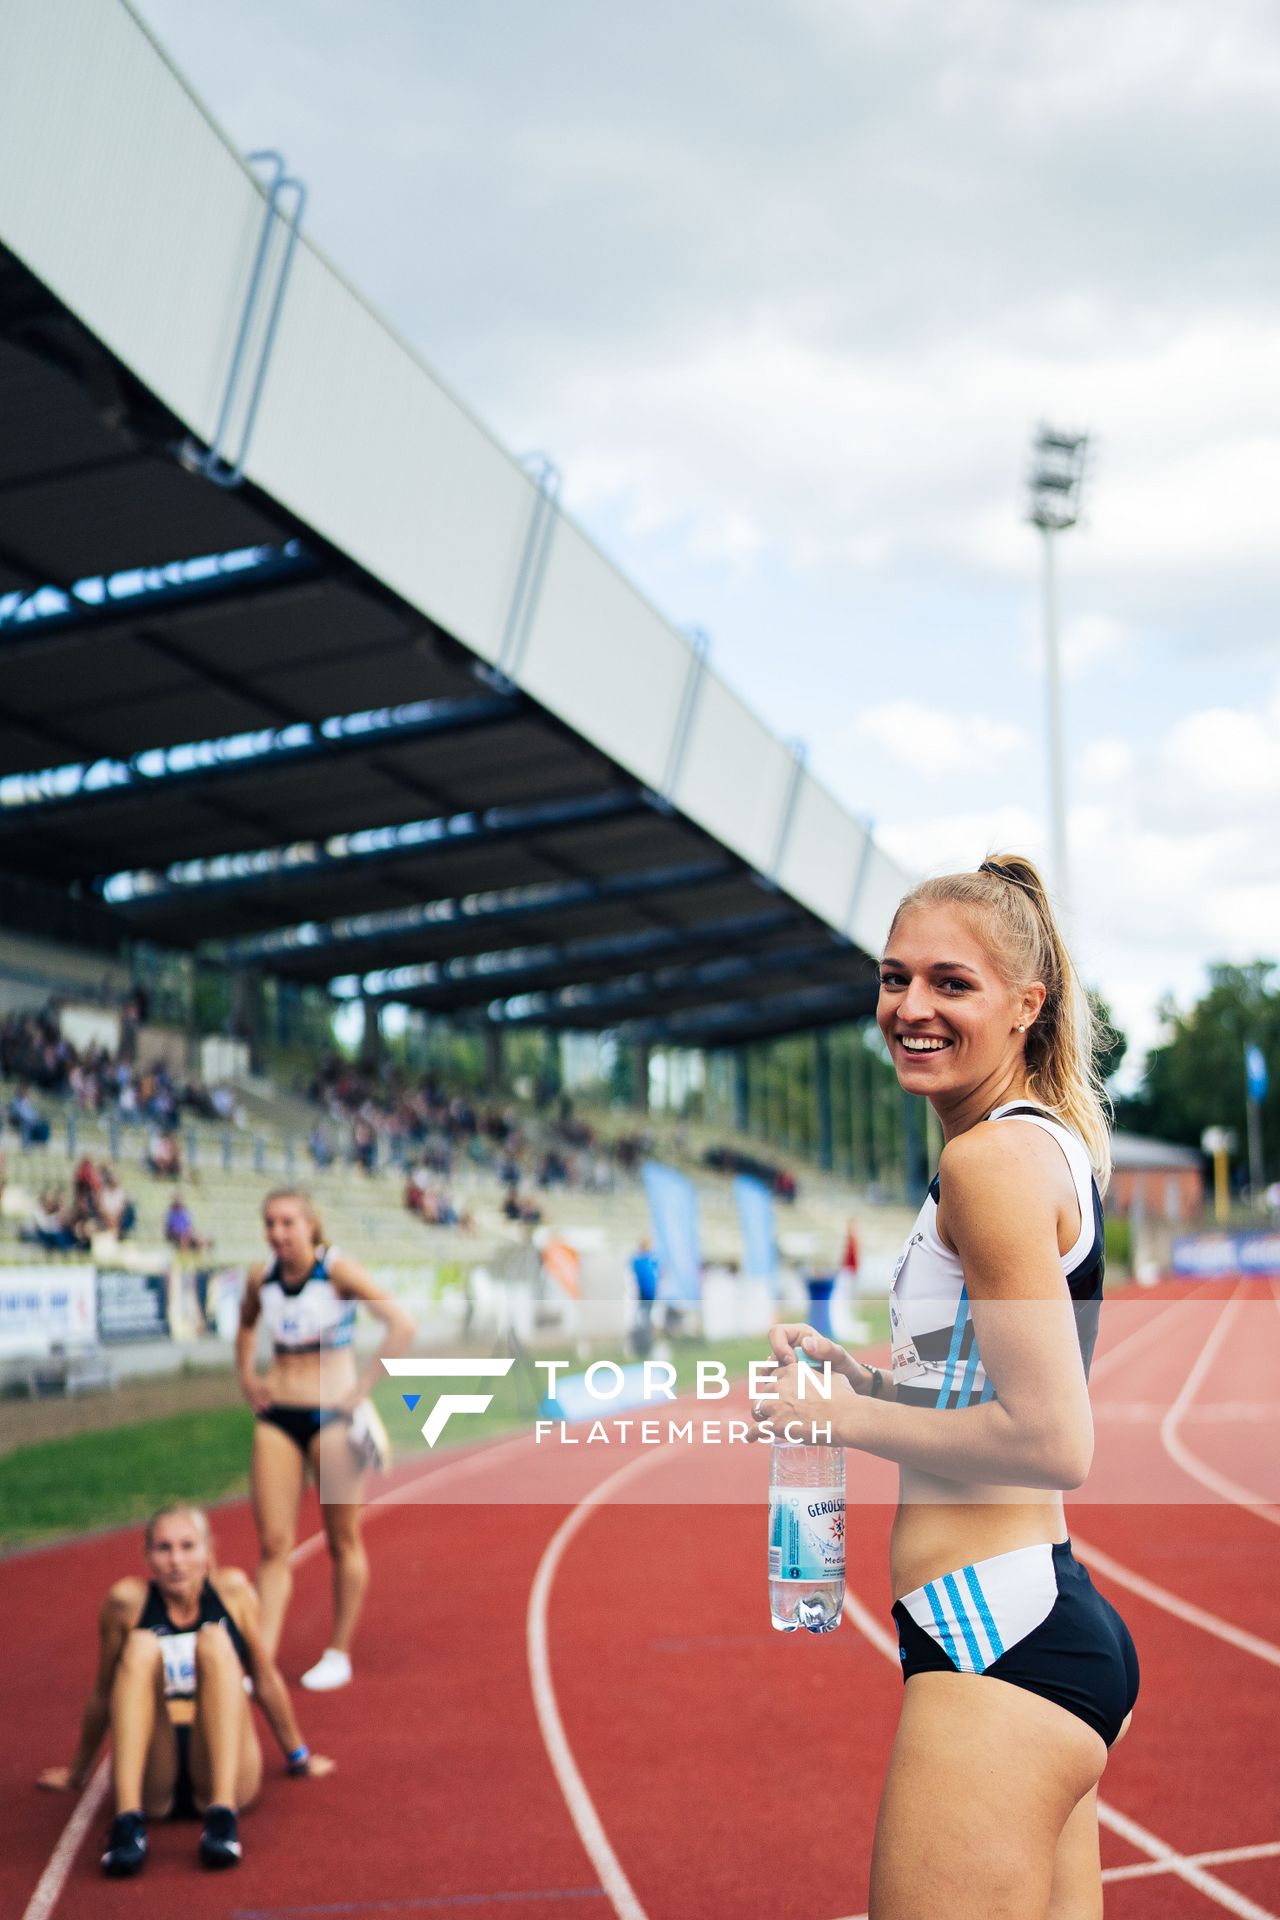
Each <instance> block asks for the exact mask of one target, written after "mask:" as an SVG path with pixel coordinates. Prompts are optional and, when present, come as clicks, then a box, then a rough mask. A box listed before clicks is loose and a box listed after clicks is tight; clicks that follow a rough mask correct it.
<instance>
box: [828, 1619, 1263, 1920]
mask: <svg viewBox="0 0 1280 1920" xmlns="http://www.w3.org/2000/svg"><path fill="white" fill-rule="evenodd" d="M844 1610H845V1612H846V1613H847V1614H848V1616H849V1618H850V1619H851V1620H852V1621H853V1624H854V1626H855V1627H857V1628H858V1630H859V1632H860V1633H863V1634H865V1635H866V1637H867V1639H868V1640H869V1641H870V1642H871V1644H872V1646H873V1647H875V1648H876V1649H877V1650H878V1651H879V1652H880V1653H883V1654H884V1655H885V1657H886V1659H889V1660H891V1661H892V1662H893V1664H894V1666H895V1667H900V1665H901V1661H900V1657H899V1654H898V1643H897V1639H896V1637H895V1636H894V1635H893V1634H891V1633H890V1632H889V1631H888V1630H887V1629H886V1628H885V1627H884V1626H883V1625H882V1623H881V1622H880V1621H879V1620H877V1619H876V1618H875V1616H874V1615H873V1614H871V1613H870V1612H868V1610H867V1608H866V1607H864V1606H863V1604H862V1602H861V1601H860V1600H859V1599H858V1597H857V1595H856V1594H853V1593H850V1592H849V1590H848V1588H847V1587H846V1589H845V1596H844ZM1098 1823H1099V1825H1100V1826H1104V1827H1109V1828H1110V1829H1111V1831H1112V1832H1113V1833H1116V1834H1119V1835H1120V1836H1121V1838H1122V1839H1125V1840H1127V1841H1128V1842H1129V1845H1130V1846H1131V1847H1136V1848H1137V1849H1138V1852H1139V1853H1145V1854H1146V1855H1147V1857H1148V1859H1149V1860H1154V1861H1158V1862H1159V1863H1160V1865H1161V1867H1162V1868H1163V1869H1164V1870H1165V1871H1166V1872H1168V1873H1173V1874H1176V1875H1177V1876H1178V1878H1179V1879H1180V1880H1185V1881H1187V1882H1188V1883H1189V1885H1191V1886H1193V1887H1195V1888H1196V1889H1197V1891H1198V1892H1200V1893H1203V1894H1204V1895H1205V1896H1206V1898H1208V1899H1210V1900H1215V1901H1216V1902H1217V1904H1218V1905H1219V1906H1220V1907H1225V1908H1226V1909H1227V1911H1228V1913H1234V1914H1237V1915H1238V1916H1239V1920H1277V1917H1276V1915H1275V1914H1273V1913H1268V1912H1267V1910H1266V1908H1265V1907H1260V1906H1258V1905H1256V1903H1255V1902H1254V1901H1252V1900H1246V1899H1245V1897H1244V1895H1243V1894H1241V1893H1237V1892H1236V1890H1235V1888H1234V1887H1229V1886H1228V1885H1227V1883H1226V1881H1225V1880H1218V1879H1216V1878H1215V1876H1214V1875H1213V1874H1211V1873H1208V1872H1206V1871H1205V1869H1204V1868H1203V1867H1201V1866H1197V1865H1196V1864H1195V1863H1194V1862H1193V1861H1191V1860H1189V1859H1187V1858H1186V1857H1185V1856H1184V1855H1182V1854H1180V1853H1177V1852H1176V1851H1175V1850H1174V1848H1172V1847H1170V1846H1168V1845H1166V1843H1165V1842H1164V1841H1163V1840H1158V1839H1157V1838H1156V1836H1155V1834H1153V1833H1148V1831H1147V1829H1146V1828H1145V1827H1140V1826H1139V1825H1138V1822H1137V1821H1136V1820H1131V1819H1130V1818H1129V1816H1128V1815H1127V1814H1124V1813H1121V1812H1119V1810H1118V1809H1117V1808H1115V1807H1113V1806H1110V1805H1109V1804H1108V1803H1107V1802H1106V1801H1104V1800H1102V1799H1099V1801H1098Z"/></svg>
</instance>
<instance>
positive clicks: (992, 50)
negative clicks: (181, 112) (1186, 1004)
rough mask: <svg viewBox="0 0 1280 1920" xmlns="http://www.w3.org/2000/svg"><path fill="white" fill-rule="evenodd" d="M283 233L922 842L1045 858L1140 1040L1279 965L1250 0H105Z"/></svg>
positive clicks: (736, 677) (1266, 433)
mask: <svg viewBox="0 0 1280 1920" xmlns="http://www.w3.org/2000/svg"><path fill="white" fill-rule="evenodd" d="M135 5H136V6H137V7H138V10H139V11H140V12H141V14H142V16H143V17H144V19H145V20H146V21H147V23H148V25H149V26H150V27H151V29H152V31H153V32H154V33H155V34H156V36H157V38H158V39H159V40H160V41H161V43H162V44H163V45H164V47H165V48H166V49H167V51H168V52H169V53H170V55H171V57H172V58H173V59H174V61H175V63H176V64H177V66H178V67H179V68H180V69H181V70H182V71H183V72H184V74H185V75H186V76H187V78H188V79H189V81H190V82H191V84H192V85H193V87H194V88H195V90H196V92H197V93H198V94H199V95H200V96H201V97H202V98H203V100H204V101H205V103H206V105H207V106H208V107H209V109H210V111H211V112H212V113H213V115H214V116H215V118H216V119H218V120H219V121H220V122H221V124H222V125H223V127H224V128H225V129H226V131H227V133H228V134H229V135H230V137H231V138H232V139H233V140H234V141H235V142H236V143H237V144H238V145H240V146H241V147H244V148H251V147H257V146H264V145H270V146H276V147H279V148H282V149H283V150H284V152H285V153H286V154H287V157H288V159H289V161H290V163H291V166H292V168H293V169H294V170H295V171H297V172H299V173H300V174H301V175H302V176H303V177H304V178H305V179H306V181H307V182H308V185H309V187H310V190H311V200H310V204H309V207H308V212H307V225H308V228H309V231H310V233H311V236H312V237H313V239H315V240H316V241H317V242H318V243H319V244H320V245H321V246H322V247H323V248H324V249H325V250H326V251H327V252H328V253H329V254H330V255H331V257H332V258H333V259H334V260H335V261H336V262H337V264H338V265H339V266H340V267H341V268H342V269H343V270H344V272H346V273H347V274H348V276H349V277H350V278H351V279H352V280H353V281H354V282H355V283H356V284H357V285H358V286H359V287H360V288H361V290H362V291H363V292H364V293H365V294H366V296H367V297H368V298H369V299H370V300H371V301H372V303H373V304H374V305H375V306H376V307H377V308H379V309H380V310H381V311H382V312H383V313H384V314H385V316H386V317H387V318H388V319H389V320H390V321H391V322H392V323H393V324H394V325H395V327H396V328H397V329H398V330H399V331H400V332H401V333H402V334H403V335H404V336H405V337H406V338H407V339H408V340H409V341H410V342H411V343H412V344H413V345H414V346H415V348H416V349H417V350H418V351H419V352H420V353H421V354H422V356H423V357H424V359H425V360H426V361H427V362H428V363H429V364H430V365H431V367H432V368H433V370H434V371H435V372H436V373H437V374H438V375H439V376H440V377H441V378H443V379H444V381H445V382H446V383H447V384H448V385H450V386H451V387H452V388H453V389H454V390H455V391H456V392H457V393H458V394H459V395H460V396H461V397H462V398H463V399H464V400H465V401H466V402H467V403H468V405H469V406H470V407H471V408H472V409H473V410H474V411H475V412H477V413H478V414H479V415H480V416H481V417H482V418H484V419H485V420H487V421H488V423H489V424H490V425H491V426H492V427H493V428H494V429H495V430H496V432H497V433H498V434H499V435H500V436H501V437H502V438H503V439H504V440H505V441H506V442H507V443H508V444H509V445H510V446H511V447H512V448H513V449H515V450H516V451H518V452H523V451H526V450H528V449H530V448H534V447H538V448H545V449H547V450H548V451H549V452H550V453H551V454H552V455H553V457H554V458H555V460H556V462H557V464H558V465H559V467H560V468H561V470H562V471H563V473H564V476H565V491H564V499H565V503H566V505H567V507H568V509H569V511H570V512H572V513H573V514H574V515H575V516H576V517H577V518H578V519H579V520H580V521H581V522H582V523H583V524H584V525H585V526H586V527H587V528H588V530H589V531H590V532H591V533H592V534H593V535H594V536H595V537H596V538H597V539H598V540H599V541H600V543H601V544H602V545H603V546H604V547H605V549H606V550H607V551H608V552H609V553H610V554H612V555H613V556H614V558H615V559H616V560H617V561H618V562H619V563H620V564H621V565H622V566H623V568H624V569H625V570H626V571H627V572H628V573H630V574H631V576H632V577H633V578H634V579H635V580H636V581H637V582H638V583H639V584H640V585H641V586H642V587H643V588H644V589H645V590H646V592H647V593H648V594H649V595H650V596H651V597H652V598H653V599H654V600H655V601H656V602H657V604H658V605H660V606H661V607H662V608H663V609H664V610H665V611H666V612H667V613H668V614H669V615H670V617H671V618H672V619H674V620H675V621H676V622H677V623H678V624H680V625H683V626H691V625H696V626H701V627H703V628H705V629H707V630H708V631H709V632H710V634H711V636H712V654H713V659H714V661H715V663H716V665H717V666H718V668H719V669H720V671H721V672H722V673H723V674H724V675H725V676H726V677H727V678H728V679H729V680H730V681H731V682H733V683H734V684H735V685H736V686H737V687H738V688H739V689H740V691H742V692H743V693H744V694H745V695H746V696H747V697H748V699H750V700H751V702H752V703H753V704H754V705H755V706H756V707H757V709H758V710H759V711H760V712H761V713H762V714H763V715H765V716H766V717H767V718H768V719H769V720H770V722H771V723H772V724H773V725H774V726H775V728H776V729H777V730H778V731H779V732H781V733H783V734H785V735H787V736H799V737H801V738H803V739H805V740H806V741H807V742H808V743H809V750H810V763H811V765H812V766H813V767H814V768H815V770H816V771H817V772H818V773H819V774H820V776H821V777H823V778H824V779H825V780H826V781H827V782H828V784H829V785H830V786H831V787H833V788H834V789H835V790H836V791H837V792H838V793H839V794H840V796H841V797H842V798H843V800H844V801H845V802H846V803H847V804H848V805H849V806H850V807H851V808H852V809H853V810H854V811H856V812H857V813H859V814H861V815H863V816H868V817H870V818H871V819H873V820H874V822H875V827H876V831H877V834H878V835H879V837H880V839H881V840H882V841H883V843H884V844H885V845H886V847H887V848H888V849H889V850H890V851H891V852H893V853H894V854H895V855H897V856H898V857H899V859H901V860H902V861H903V862H904V863H905V864H906V865H907V866H909V867H911V868H912V869H916V870H921V871H924V870H933V869H937V868H940V867H945V866H949V865H959V864H967V863H972V862H976V861H977V860H978V859H980V858H981V857H982V855H983V854H984V853H985V852H987V851H988V850H990V849H991V848H993V847H997V846H1003V847H1009V846H1013V847H1021V848H1026V849H1028V850H1030V851H1032V852H1043V851H1044V850H1045V848H1046V844H1047V835H1046V829H1045V804H1046V777H1045V754H1044V744H1043V742H1044V727H1043V700H1044V694H1043V681H1042V673H1041V665H1040V652H1039V648H1040V626H1039V587H1038V565H1039V553H1038V542H1037V536H1036V535H1035V534H1034V532H1033V530H1032V529H1030V528H1029V527H1028V526H1026V525H1025V524H1024V523H1023V521H1022V518H1021V508H1022V499H1021V495H1022V482H1023V479H1024V476H1025V472H1026V468H1027V464H1028V452H1027V450H1028V445H1029V439H1030V434H1031V430H1032V428H1033V426H1034V425H1035V423H1036V422H1037V421H1038V420H1039V419H1041V418H1047V419H1050V420H1052V421H1054V422H1056V423H1059V424H1061V425H1065V426H1069V427H1080V428H1086V429H1088V430H1089V432H1090V433H1091V435H1092V436H1093V455H1092V462H1091V469H1090V473H1089V480H1088V487H1087V497H1086V507H1085V515H1084V519H1083V521H1082V523H1081V525H1080V527H1079V528H1077V529H1076V530H1075V531H1074V532H1072V533H1069V534H1067V535H1066V536H1065V537H1064V539H1063V540H1062V542H1061V543H1060V547H1059V556H1060V569H1059V570H1060V579H1061V588H1062V618H1063V630H1064V646H1065V654H1066V660H1067V666H1068V683H1067V731H1068V745H1069V765H1070V794H1069V799H1070V836H1071V852H1072V862H1073V883H1074V885H1073V891H1074V895H1075V901H1076V930H1077V941H1078V945H1079V948H1080V952H1081V957H1082V961H1083V963H1084V966H1085V970H1086V972H1087V974H1088V975H1089V977H1090V978H1092V979H1093V980H1095V981H1097V982H1098V983H1099V984H1100V985H1101V986H1102V988H1103V989H1104V991H1106V992H1107V993H1108V995H1109V996H1110V997H1111V999H1112V1002H1113V1004H1114V1006H1115V1007H1116V1010H1117V1012H1118V1014H1119V1015H1120V1017H1121V1019H1122V1022H1123V1024H1125V1025H1126V1027H1127V1028H1128V1030H1129V1032H1130V1035H1131V1037H1132V1039H1133V1041H1134V1042H1135V1044H1136V1045H1138V1046H1142V1045H1144V1044H1149V1043H1150V1042H1151V1041H1152V1040H1153V1039H1154V1038H1155V1037H1156V1032H1157V1028H1156V1022H1155V1018H1154V1008H1155V1004H1156V1002H1157V1000H1158V999H1159V997H1160V996H1161V995H1162V994H1163V993H1165V992H1167V991H1173V992H1174V993H1175V994H1176V995H1177V996H1178V997H1179V998H1180V999H1181V1000H1183V1001H1186V1000H1187V999H1189V998H1191V997H1192V996H1194V994H1195V993H1196V992H1197V991H1198V990H1199V988H1200V986H1201V984H1202V981H1203V967H1204V964H1205V963H1206V962H1207V961H1209V960H1212V959H1215V958H1229V959H1250V958H1255V957H1257V956H1259V955H1268V956H1270V955H1280V835H1278V834H1277V832H1276V825H1277V816H1278V811H1280V810H1278V808H1277V801H1280V645H1278V644H1277V642H1278V641H1280V631H1278V621H1277V595H1278V589H1280V542H1278V541H1277V538H1276V532H1275V527H1276V521H1277V517H1278V514H1280V250H1278V249H1277V246H1276V233H1275V209H1276V207H1277V205H1278V204H1280V136H1278V135H1277V126H1278V125H1280V10H1278V9H1277V8H1275V6H1274V5H1272V4H1271V0H1159V4H1147V0H888V4H886V0H696V4H690V0H647V4H646V5H645V7H644V8H642V9H641V8H636V7H632V6H623V5H621V4H617V0H543V4H542V5H540V6H537V7H534V6H531V5H529V4H528V0H467V4H466V5H465V6H460V5H458V4H456V0H365V4H364V5H362V6H360V7H355V6H352V5H351V4H350V0H218V4H217V5H216V6H198V5H196V4H195V0H135Z"/></svg>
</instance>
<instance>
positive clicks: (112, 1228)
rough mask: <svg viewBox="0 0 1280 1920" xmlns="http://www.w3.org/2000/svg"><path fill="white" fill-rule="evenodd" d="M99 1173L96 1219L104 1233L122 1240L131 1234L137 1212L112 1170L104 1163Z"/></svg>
mask: <svg viewBox="0 0 1280 1920" xmlns="http://www.w3.org/2000/svg"><path fill="white" fill-rule="evenodd" d="M99 1171H100V1173H101V1176H102V1180H101V1186H100V1188H99V1192H98V1219H99V1220H100V1221H101V1223H102V1228H103V1231H104V1232H106V1233H114V1234H115V1236H116V1239H117V1240H123V1239H124V1238H125V1237H126V1236H127V1235H128V1234H130V1233H132V1232H133V1229H134V1225H135V1223H136V1221H137V1218H138V1210H137V1208H136V1207H135V1206H134V1204H133V1201H132V1200H131V1199H130V1198H129V1196H128V1194H127V1193H126V1192H125V1190H124V1188H123V1187H122V1186H121V1185H120V1182H119V1180H118V1179H117V1178H116V1175H115V1172H114V1170H113V1169H112V1168H111V1167H110V1166H108V1165H107V1163H106V1162H105V1161H104V1162H103V1163H102V1166H101V1168H100V1169H99Z"/></svg>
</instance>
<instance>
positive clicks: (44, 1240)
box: [18, 1187, 80, 1253]
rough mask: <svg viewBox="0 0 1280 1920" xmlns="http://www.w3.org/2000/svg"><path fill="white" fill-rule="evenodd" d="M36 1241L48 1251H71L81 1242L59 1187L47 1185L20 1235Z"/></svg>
mask: <svg viewBox="0 0 1280 1920" xmlns="http://www.w3.org/2000/svg"><path fill="white" fill-rule="evenodd" d="M18 1238H19V1239H20V1240H29V1241H34V1242H35V1243H36V1244H37V1245H38V1246H41V1247H43V1248H44V1250H45V1252H46V1253H70V1252H71V1250H72V1249H73V1248H74V1247H77V1246H79V1244H80V1242H79V1240H78V1239H77V1237H76V1232H75V1229H74V1227H73V1226H72V1224H71V1214H70V1212H69V1209H68V1207H67V1203H66V1200H65V1197H64V1195H63V1193H62V1190H61V1188H59V1187H46V1188H45V1189H44V1191H43V1192H42V1193H41V1195H40V1199H39V1201H38V1202H37V1204H36V1207H35V1209H34V1211H33V1212H32V1215H31V1219H30V1220H29V1221H28V1223H27V1225H26V1226H25V1227H23V1228H22V1229H21V1231H20V1233H19V1235H18Z"/></svg>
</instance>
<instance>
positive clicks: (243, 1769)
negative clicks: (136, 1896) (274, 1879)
mask: <svg viewBox="0 0 1280 1920" xmlns="http://www.w3.org/2000/svg"><path fill="white" fill-rule="evenodd" d="M146 1554H147V1562H148V1564H149V1566H150V1568H151V1579H150V1582H147V1581H145V1580H142V1579H141V1578H139V1577H138V1576H136V1575H133V1574H130V1575H127V1576H126V1577H125V1578H124V1579H123V1580H117V1581H116V1582H115V1584H114V1586H112V1587H111V1588H110V1589H109V1590H108V1592H107V1596H106V1598H105V1599H104V1601H103V1603H102V1607H101V1609H100V1611H99V1614H98V1671H97V1674H96V1676H95V1678H94V1683H93V1690H92V1692H91V1693H90V1695H89V1698H88V1700H87V1701H86V1702H85V1708H84V1714H83V1716H82V1719H81V1723H80V1741H79V1744H78V1746H77V1747H76V1753H75V1758H74V1759H73V1760H72V1762H71V1765H70V1766H69V1767H46V1769H45V1771H44V1772H43V1773H42V1774H41V1775H40V1777H39V1780H38V1782H37V1784H38V1785H39V1786H41V1787H43V1788H45V1789H46V1791H48V1792H53V1793H58V1792H73V1793H74V1792H78V1791H79V1789H80V1788H81V1787H82V1786H83V1785H84V1783H85V1780H86V1778H87V1776H88V1773H89V1769H90V1768H91V1767H92V1765H93V1762H94V1758H95V1756H96V1754H97V1751H98V1748H99V1746H100V1745H101V1744H102V1737H103V1735H104V1734H105V1733H106V1732H107V1730H108V1728H109V1729H110V1732H111V1744H112V1756H111V1767H112V1783H113V1787H114V1794H115V1807H116V1815H115V1820H114V1821H113V1823H112V1827H111V1832H110V1835H109V1837H108V1841H107V1848H106V1852H105V1853H104V1854H103V1856H102V1866H103V1870H104V1872H106V1873H109V1874H112V1875H115V1876H117V1877H122V1876H125V1875H129V1874H135V1873H140V1872H141V1871H142V1868H143V1866H144V1865H145V1863H146V1858H147V1821H148V1820H149V1819H150V1820H164V1819H180V1818H183V1817H187V1818H191V1817H197V1818H198V1817H200V1816H203V1820H204V1830H203V1832H202V1833H201V1835H200V1847H199V1854H200V1860H201V1863H202V1865H204V1866H206V1867H234V1866H236V1865H237V1864H238V1863H239V1860H240V1836H239V1832H238V1829H237V1820H236V1816H237V1814H238V1813H239V1812H242V1811H243V1810H244V1808H246V1807H247V1806H248V1805H249V1804H250V1802H251V1801H252V1800H253V1799H254V1797H255V1796H256V1794H257V1792H258V1788H259V1787H260V1785H261V1783H262V1749H261V1747H260V1746H259V1744H258V1735H257V1732H256V1730H255V1728H254V1724H253V1717H252V1715H251V1713H250V1711H249V1697H248V1694H247V1692H246V1689H245V1680H246V1677H247V1678H248V1679H249V1680H251V1681H252V1682H253V1691H254V1698H255V1699H256V1700H257V1702H258V1705H259V1706H260V1707H261V1708H262V1711H263V1713H264V1714H265V1715H266V1719H267V1724H268V1725H269V1726H270V1728H271V1731H272V1733H274V1735H275V1737H276V1739H277V1740H278V1741H279V1742H280V1747H281V1751H282V1752H283V1754H284V1756H285V1763H286V1765H287V1767H288V1770H289V1772H290V1773H292V1774H313V1775H320V1774H325V1773H330V1772H331V1771H332V1770H333V1761H332V1760H327V1759H325V1757H324V1756H323V1754H318V1753H311V1752H310V1751H309V1749H308V1747H307V1744H306V1742H305V1741H304V1740H303V1738H302V1735H301V1733H300V1732H299V1731H298V1723H297V1721H296V1720H295V1719H294V1715H293V1708H292V1706H291V1705H290V1702H289V1694H288V1690H287V1689H286V1687H285V1684H284V1681H283V1679H282V1678H281V1675H280V1669H279V1668H278V1667H277V1666H276V1663H275V1661H274V1660H273V1659H272V1657H271V1655H270V1653H268V1651H267V1649H266V1647H265V1645H264V1644H263V1639H262V1630H261V1625H260V1617H259V1611H258V1596H257V1594H256V1593H255V1592H254V1590H253V1586H252V1583H251V1582H250V1580H249V1579H248V1576H247V1575H246V1574H244V1573H242V1572H241V1570H240V1568H239V1567H215V1565H214V1563H213V1547H212V1541H211V1539H210V1535H209V1523H208V1521H207V1520H206V1518H205V1516H204V1514H203V1513H202V1512H201V1510H200V1508H199V1507H192V1506H186V1505H183V1504H175V1505H172V1506H167V1507H161V1509H160V1511H159V1512H158V1513H155V1514H153V1515H152V1516H151V1519H150V1520H149V1521H148V1522H147V1531H146Z"/></svg>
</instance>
